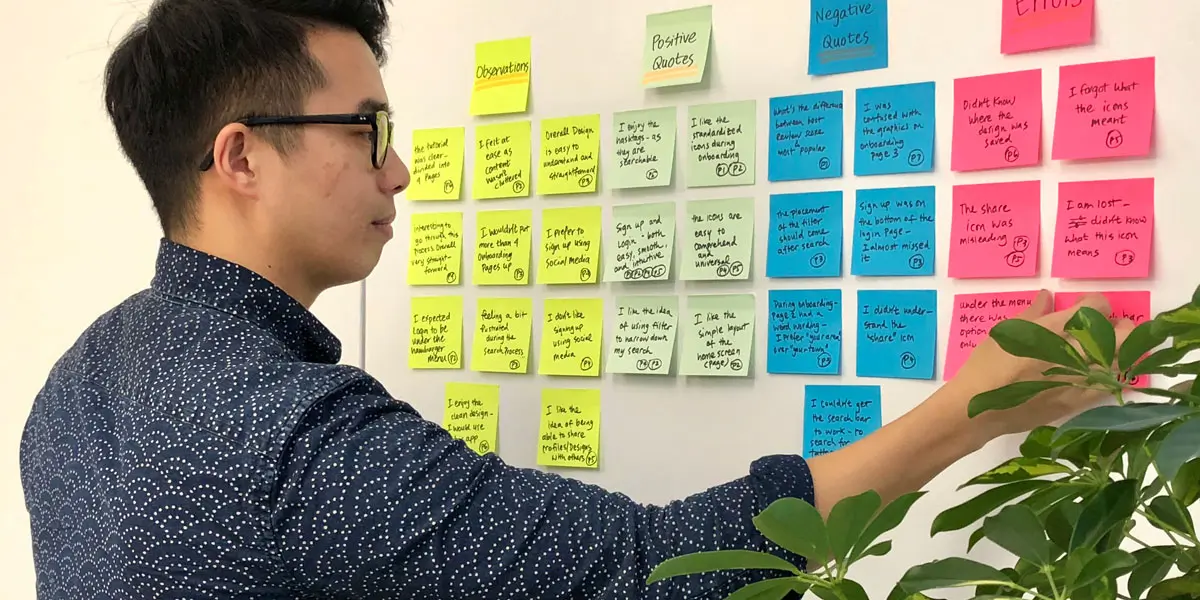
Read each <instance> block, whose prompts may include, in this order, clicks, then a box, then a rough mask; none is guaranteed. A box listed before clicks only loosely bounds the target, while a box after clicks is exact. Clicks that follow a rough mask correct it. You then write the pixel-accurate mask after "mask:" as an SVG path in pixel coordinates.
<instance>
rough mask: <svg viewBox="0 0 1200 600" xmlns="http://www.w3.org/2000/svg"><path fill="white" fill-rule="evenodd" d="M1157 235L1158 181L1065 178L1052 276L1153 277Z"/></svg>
mask: <svg viewBox="0 0 1200 600" xmlns="http://www.w3.org/2000/svg"><path fill="white" fill-rule="evenodd" d="M1153 238H1154V179H1152V178H1148V177H1147V178H1142V179H1113V180H1101V181H1064V182H1062V183H1060V184H1059V185H1058V218H1057V219H1056V224H1055V227H1054V258H1053V264H1052V266H1051V269H1050V275H1051V276H1052V277H1062V278H1066V279H1087V278H1143V277H1149V276H1150V259H1151V254H1152V252H1151V250H1152V249H1153V247H1154V245H1153V243H1152V242H1153Z"/></svg>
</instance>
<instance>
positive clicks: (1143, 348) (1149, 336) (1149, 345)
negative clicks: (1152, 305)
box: [1117, 320, 1167, 371]
mask: <svg viewBox="0 0 1200 600" xmlns="http://www.w3.org/2000/svg"><path fill="white" fill-rule="evenodd" d="M1153 328H1154V321H1153V320H1150V321H1142V322H1141V323H1139V324H1138V325H1137V327H1134V328H1133V331H1130V332H1129V335H1128V336H1127V337H1126V338H1125V341H1124V342H1122V343H1121V348H1120V350H1118V351H1117V368H1118V369H1120V370H1122V371H1128V370H1129V368H1130V367H1132V366H1133V364H1134V363H1135V362H1136V361H1137V360H1138V359H1140V358H1142V357H1143V356H1146V353H1148V352H1150V351H1151V350H1153V349H1154V348H1157V347H1158V345H1159V344H1162V343H1163V342H1165V341H1167V338H1166V336H1160V335H1156V334H1155V332H1154V331H1153Z"/></svg>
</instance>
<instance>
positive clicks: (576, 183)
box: [538, 115, 600, 196]
mask: <svg viewBox="0 0 1200 600" xmlns="http://www.w3.org/2000/svg"><path fill="white" fill-rule="evenodd" d="M599 176H600V115H584V116H580V117H562V118H556V119H544V120H542V160H541V162H540V164H539V165H538V193H539V194H542V195H547V196H549V195H553V194H582V193H584V192H594V191H596V181H597V179H598V178H599Z"/></svg>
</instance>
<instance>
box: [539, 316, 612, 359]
mask: <svg viewBox="0 0 1200 600" xmlns="http://www.w3.org/2000/svg"><path fill="white" fill-rule="evenodd" d="M542 309H543V313H544V314H543V315H542V348H541V356H540V357H539V361H538V373H540V374H542V375H573V376H576V377H599V376H600V347H601V344H602V340H601V335H603V333H604V301H603V300H600V299H598V298H547V299H546V300H545V302H544V303H543V305H542Z"/></svg>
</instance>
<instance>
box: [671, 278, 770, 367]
mask: <svg viewBox="0 0 1200 600" xmlns="http://www.w3.org/2000/svg"><path fill="white" fill-rule="evenodd" d="M754 319H755V308H754V294H711V295H692V296H688V299H687V312H685V313H684V315H683V318H682V319H681V321H682V327H683V350H682V355H681V357H680V372H681V373H682V374H684V375H709V376H721V377H745V376H747V375H749V374H750V351H751V349H752V348H753V346H754Z"/></svg>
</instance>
